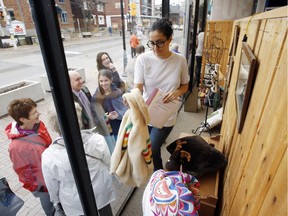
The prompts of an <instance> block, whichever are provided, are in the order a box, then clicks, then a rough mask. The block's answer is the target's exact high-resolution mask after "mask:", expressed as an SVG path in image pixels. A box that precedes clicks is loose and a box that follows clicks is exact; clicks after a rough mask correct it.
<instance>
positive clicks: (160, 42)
mask: <svg viewBox="0 0 288 216" xmlns="http://www.w3.org/2000/svg"><path fill="white" fill-rule="evenodd" d="M166 41H167V40H164V41H156V42H154V41H148V42H147V46H148V47H149V48H153V47H154V46H155V45H156V46H157V47H158V48H162V47H163V46H164V44H165V42H166Z"/></svg>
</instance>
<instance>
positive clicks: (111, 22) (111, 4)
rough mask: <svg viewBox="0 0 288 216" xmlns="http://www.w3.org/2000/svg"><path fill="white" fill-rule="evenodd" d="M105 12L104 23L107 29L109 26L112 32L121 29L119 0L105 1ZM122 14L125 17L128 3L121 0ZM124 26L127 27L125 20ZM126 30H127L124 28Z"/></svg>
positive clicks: (125, 0) (126, 0)
mask: <svg viewBox="0 0 288 216" xmlns="http://www.w3.org/2000/svg"><path fill="white" fill-rule="evenodd" d="M105 10H106V22H107V27H108V26H111V27H112V28H113V29H114V30H121V29H122V20H121V4H120V0H110V1H107V4H106V6H105ZM123 12H124V14H125V17H126V15H127V14H128V12H129V1H128V0H123ZM125 24H126V26H127V20H125ZM125 29H127V28H125Z"/></svg>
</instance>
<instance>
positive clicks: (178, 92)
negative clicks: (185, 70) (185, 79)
mask: <svg viewBox="0 0 288 216" xmlns="http://www.w3.org/2000/svg"><path fill="white" fill-rule="evenodd" d="M187 91H188V84H183V85H180V87H179V88H178V89H177V90H175V91H173V92H169V93H167V94H166V95H165V97H164V98H163V103H169V102H171V101H173V100H176V99H177V100H178V99H179V98H180V97H181V96H182V95H183V94H185V93H186V92H187Z"/></svg>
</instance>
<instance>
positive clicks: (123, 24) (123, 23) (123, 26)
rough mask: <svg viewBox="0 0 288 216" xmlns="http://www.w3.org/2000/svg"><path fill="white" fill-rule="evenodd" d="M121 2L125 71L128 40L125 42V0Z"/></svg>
mask: <svg viewBox="0 0 288 216" xmlns="http://www.w3.org/2000/svg"><path fill="white" fill-rule="evenodd" d="M120 4H121V6H120V7H121V21H122V38H123V63H124V68H123V71H125V68H126V65H127V54H126V42H125V22H124V8H123V0H120Z"/></svg>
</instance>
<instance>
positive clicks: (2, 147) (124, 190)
mask: <svg viewBox="0 0 288 216" xmlns="http://www.w3.org/2000/svg"><path fill="white" fill-rule="evenodd" d="M111 38H120V36H118V35H117V36H116V35H114V36H112V37H109V36H101V37H91V38H80V39H70V40H67V41H64V42H63V45H64V47H67V46H74V45H76V44H79V43H94V42H95V41H96V40H97V41H99V40H101V41H104V40H111ZM2 50H4V51H3V52H2ZM37 50H40V47H39V45H38V44H34V45H25V46H20V47H18V48H17V50H15V49H14V48H6V49H0V54H1V55H3V54H4V55H15V54H16V53H17V54H18V53H19V55H23V53H24V52H25V53H27V52H35V51H37ZM17 54H16V55H17ZM114 64H115V66H116V68H117V69H118V70H119V71H121V72H122V71H123V70H122V69H123V59H121V60H118V61H116V62H114ZM120 76H121V74H120ZM95 77H96V75H95V74H94V73H92V72H89V71H88V72H86V83H85V84H86V86H87V87H88V88H89V89H90V91H91V93H92V94H93V93H94V90H95V87H96V84H95ZM51 105H53V98H52V95H51V93H49V92H45V98H44V100H42V101H39V102H37V109H38V111H39V112H40V113H41V116H40V118H41V120H42V121H43V122H44V123H45V124H46V125H47V110H48V108H49V107H50V106H51ZM12 121H13V119H12V118H11V117H10V116H7V115H6V116H3V117H0V178H1V177H6V179H7V181H8V182H9V185H10V187H11V189H12V190H13V191H14V192H15V193H16V194H17V195H18V196H19V197H20V198H22V199H23V200H24V202H25V203H24V206H23V207H22V208H21V209H20V211H19V212H18V214H17V216H27V215H29V216H41V215H45V214H44V211H43V210H42V208H41V205H40V201H39V199H36V198H35V197H34V196H33V195H32V193H31V192H29V191H28V190H25V189H24V188H22V184H21V183H20V182H19V180H18V177H17V175H16V173H15V172H14V170H13V168H12V163H11V161H10V158H9V154H8V146H9V144H10V141H9V140H8V139H7V137H6V135H5V132H4V130H5V127H6V126H7V125H8V124H9V123H10V122H12ZM47 126H48V125H47ZM48 130H49V132H50V134H51V136H52V139H55V138H56V137H57V134H55V133H53V132H52V130H51V129H49V128H48ZM131 192H132V189H131V188H129V187H127V186H124V185H122V186H121V187H119V188H118V189H117V198H116V200H115V201H114V202H113V203H112V205H111V206H112V210H113V213H114V215H117V212H118V211H119V210H120V209H121V208H123V203H124V202H126V201H127V198H128V194H130V193H131ZM0 215H1V213H0Z"/></svg>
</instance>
